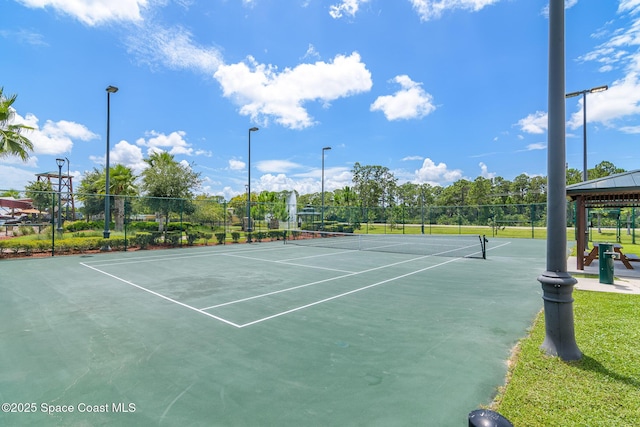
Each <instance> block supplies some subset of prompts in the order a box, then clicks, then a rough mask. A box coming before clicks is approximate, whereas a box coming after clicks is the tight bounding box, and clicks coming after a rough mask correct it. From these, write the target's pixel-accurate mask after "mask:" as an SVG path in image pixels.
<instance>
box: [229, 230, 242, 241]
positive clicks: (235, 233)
mask: <svg viewBox="0 0 640 427" xmlns="http://www.w3.org/2000/svg"><path fill="white" fill-rule="evenodd" d="M239 240H240V232H239V231H232V232H231V241H232V242H233V243H238V241H239Z"/></svg>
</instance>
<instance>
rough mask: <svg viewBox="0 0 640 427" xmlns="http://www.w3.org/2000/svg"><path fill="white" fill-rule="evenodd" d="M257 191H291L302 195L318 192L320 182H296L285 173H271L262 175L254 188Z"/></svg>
mask: <svg viewBox="0 0 640 427" xmlns="http://www.w3.org/2000/svg"><path fill="white" fill-rule="evenodd" d="M251 188H252V190H251V191H252V192H253V191H254V188H255V191H257V192H260V191H265V190H266V191H276V192H277V191H285V190H287V191H291V190H297V191H298V193H300V194H308V193H313V192H315V191H318V190H317V188H319V182H318V181H317V180H315V179H304V180H294V179H292V178H289V177H288V176H286V175H285V174H283V173H279V174H277V175H272V174H270V173H268V174H265V175H262V176H261V177H260V180H259V181H258V183H257V185H255V187H254V186H252V187H251Z"/></svg>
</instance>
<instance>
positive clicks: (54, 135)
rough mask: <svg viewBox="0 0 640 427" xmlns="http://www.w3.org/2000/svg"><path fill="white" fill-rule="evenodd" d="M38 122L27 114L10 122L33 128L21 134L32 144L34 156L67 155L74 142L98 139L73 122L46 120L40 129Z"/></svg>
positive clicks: (18, 116) (31, 115)
mask: <svg viewBox="0 0 640 427" xmlns="http://www.w3.org/2000/svg"><path fill="white" fill-rule="evenodd" d="M38 122H39V119H38V118H37V117H36V116H35V115H34V114H31V113H27V115H26V117H24V118H23V117H22V116H20V115H19V114H17V113H16V114H14V116H13V120H12V123H15V124H23V125H26V126H29V127H32V128H33V130H30V131H24V133H23V134H24V136H26V137H27V138H29V140H30V141H31V142H32V143H33V153H34V154H51V155H56V154H63V153H68V152H70V151H71V149H72V147H73V141H74V140H80V141H90V140H92V139H97V138H98V135H96V134H95V133H93V132H91V131H90V130H89V129H87V127H86V126H84V125H81V124H78V123H75V122H70V121H67V120H60V121H58V122H53V121H51V120H47V121H46V122H45V124H44V126H42V128H40V127H39V126H38Z"/></svg>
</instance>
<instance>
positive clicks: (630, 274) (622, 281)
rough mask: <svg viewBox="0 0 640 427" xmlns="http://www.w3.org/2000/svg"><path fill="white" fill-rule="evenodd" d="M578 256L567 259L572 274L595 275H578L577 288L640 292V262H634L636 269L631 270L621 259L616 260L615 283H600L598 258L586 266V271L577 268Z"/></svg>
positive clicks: (598, 290)
mask: <svg viewBox="0 0 640 427" xmlns="http://www.w3.org/2000/svg"><path fill="white" fill-rule="evenodd" d="M576 265H577V259H576V257H569V259H568V260H567V270H568V271H569V273H571V274H572V275H574V274H575V275H577V274H585V275H592V276H593V277H588V278H586V277H576V280H577V281H578V283H577V284H576V285H575V288H576V289H580V290H583V291H597V292H616V293H621V294H640V263H637V262H636V263H632V265H633V267H634V269H633V270H629V269H627V268H625V266H624V265H623V264H622V263H621V262H620V261H614V266H613V285H607V284H604V283H600V279H599V277H600V269H599V266H598V260H594V261H593V262H592V263H591V265H589V266H585V268H584V271H581V270H578V269H577V268H576Z"/></svg>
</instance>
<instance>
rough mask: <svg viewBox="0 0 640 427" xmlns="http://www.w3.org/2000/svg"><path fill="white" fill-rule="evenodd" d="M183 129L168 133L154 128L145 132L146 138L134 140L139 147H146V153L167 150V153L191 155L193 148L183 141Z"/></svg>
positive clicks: (184, 134) (184, 133)
mask: <svg viewBox="0 0 640 427" xmlns="http://www.w3.org/2000/svg"><path fill="white" fill-rule="evenodd" d="M186 134H187V133H186V132H184V131H181V130H179V131H174V132H171V133H170V134H169V135H165V134H163V133H159V132H156V131H154V130H152V131H150V132H147V135H146V136H147V137H150V138H149V139H148V140H145V139H144V138H139V139H138V140H137V141H136V145H138V146H140V147H147V154H152V153H154V152H157V151H167V152H168V153H169V154H173V155H176V154H183V155H187V156H192V155H193V148H191V144H189V143H188V142H187V141H185V139H184V137H185V136H186Z"/></svg>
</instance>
